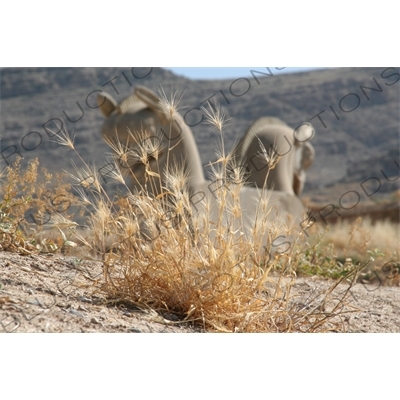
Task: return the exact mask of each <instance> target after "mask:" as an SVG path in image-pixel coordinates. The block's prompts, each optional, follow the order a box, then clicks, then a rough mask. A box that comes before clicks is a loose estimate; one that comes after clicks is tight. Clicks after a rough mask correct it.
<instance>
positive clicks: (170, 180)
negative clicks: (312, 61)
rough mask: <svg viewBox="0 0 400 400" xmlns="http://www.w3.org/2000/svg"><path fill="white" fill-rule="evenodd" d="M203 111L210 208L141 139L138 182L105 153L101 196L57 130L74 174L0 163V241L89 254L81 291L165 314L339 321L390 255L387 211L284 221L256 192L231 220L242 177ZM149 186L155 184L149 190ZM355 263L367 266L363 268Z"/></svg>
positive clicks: (301, 327)
mask: <svg viewBox="0 0 400 400" xmlns="http://www.w3.org/2000/svg"><path fill="white" fill-rule="evenodd" d="M169 106H170V103H168V102H167V103H166V104H165V107H169ZM208 117H209V118H208V119H209V122H210V123H211V124H212V126H213V127H214V128H216V129H217V131H218V132H219V134H220V140H221V141H220V146H219V149H220V151H219V153H218V154H217V161H216V162H215V163H213V164H212V165H211V173H212V175H213V176H214V178H215V179H220V180H222V181H224V182H225V183H226V184H225V185H223V186H222V187H221V190H218V191H217V192H216V193H215V194H216V196H217V204H218V213H217V218H216V219H211V218H210V213H209V212H208V210H209V208H210V204H208V203H207V201H205V202H203V203H202V204H201V205H199V206H198V207H197V208H196V209H195V210H194V209H193V207H192V206H191V202H190V195H191V193H190V192H189V191H188V190H187V185H186V183H187V182H186V179H187V176H186V175H185V172H184V171H182V168H181V166H180V165H176V164H173V163H172V162H171V165H169V166H168V168H167V170H166V171H165V176H166V182H161V181H160V175H161V174H160V171H159V170H157V169H152V168H151V166H150V161H149V160H150V158H149V155H150V154H149V152H151V157H157V155H156V154H157V152H155V151H154V149H152V148H149V147H142V148H139V149H137V151H139V153H137V154H134V156H135V157H136V158H137V159H139V160H141V163H142V164H143V168H144V173H145V181H144V184H142V185H141V187H140V190H136V191H132V190H131V189H130V188H129V187H128V186H127V185H126V183H125V176H124V173H123V171H121V170H120V169H119V168H118V166H117V163H116V168H115V169H113V170H112V171H110V173H109V175H108V176H109V177H110V178H111V179H113V180H114V181H115V182H118V183H119V184H120V185H122V187H124V195H123V196H121V197H120V198H119V199H114V198H111V197H110V196H109V194H108V193H107V192H106V190H105V189H104V188H103V187H102V184H101V181H100V177H99V175H98V171H97V170H96V168H94V167H91V166H89V165H88V164H87V163H86V162H85V160H84V159H82V158H80V156H79V154H78V152H77V151H76V150H75V145H74V139H73V138H72V137H71V136H69V135H68V134H67V133H65V132H64V133H58V134H57V135H56V139H55V140H56V141H57V142H58V143H59V144H60V145H62V146H64V150H65V151H71V152H75V153H76V156H77V158H78V159H79V160H80V165H79V166H78V165H75V174H71V173H68V174H64V175H59V176H53V175H52V174H50V173H49V172H48V171H46V170H43V171H42V173H39V162H38V161H37V160H35V161H33V162H31V163H30V164H29V166H28V167H27V169H26V170H21V168H20V164H19V162H18V161H17V162H16V163H14V164H13V165H12V166H9V167H7V168H5V169H3V176H2V178H1V179H2V185H1V192H0V209H1V211H0V246H1V247H0V251H9V252H18V253H20V254H25V255H31V254H35V253H36V254H47V253H61V254H69V255H71V256H73V257H75V259H76V260H77V263H79V262H80V260H84V259H86V260H87V259H92V260H97V261H101V265H102V274H101V275H99V276H97V277H96V278H95V279H93V277H91V276H89V275H87V274H83V275H82V278H83V279H82V280H81V281H80V285H81V286H82V287H84V288H85V291H86V293H87V295H88V296H91V295H101V296H103V297H104V298H106V299H107V300H108V301H109V302H112V303H113V304H115V303H123V304H130V305H134V306H135V307H139V308H143V309H151V310H153V311H155V312H157V313H159V314H160V315H166V314H168V315H173V316H174V317H173V318H172V320H173V321H172V322H169V323H175V324H192V325H196V326H201V327H202V329H203V330H204V331H220V332H321V331H331V330H333V331H342V330H344V329H345V328H344V320H345V317H346V315H347V314H348V313H350V312H352V311H354V308H353V307H352V305H351V299H350V298H349V296H348V293H349V291H350V289H351V288H352V286H353V285H354V284H355V282H356V281H357V279H364V280H366V281H368V280H369V279H375V278H376V274H375V275H374V274H373V271H374V270H375V269H377V268H379V267H380V266H382V265H384V262H385V261H389V260H393V259H398V247H396V243H395V239H394V238H395V237H396V236H395V235H396V234H397V237H398V230H397V231H396V228H394V227H393V226H392V225H390V224H389V223H388V222H385V223H382V224H376V225H374V226H373V225H371V224H368V223H367V222H365V221H363V223H360V222H359V221H356V222H352V223H350V224H342V225H335V226H329V227H328V228H329V230H326V229H325V227H322V226H321V225H318V224H315V225H314V226H310V227H309V229H307V231H305V230H301V229H300V230H299V229H297V230H296V229H294V228H293V227H290V226H286V225H285V224H284V223H283V222H282V221H275V222H274V223H271V222H270V221H269V220H268V197H266V196H263V193H261V197H260V201H259V209H258V210H257V217H256V218H255V219H254V221H252V224H251V226H250V227H249V226H244V225H240V224H239V225H237V221H241V220H243V219H242V218H241V216H242V210H241V208H240V206H238V204H239V203H238V196H239V192H240V190H241V188H242V187H243V185H244V179H243V176H242V175H240V172H237V173H238V174H239V175H238V176H236V177H235V179H234V180H232V170H234V171H237V169H233V168H232V165H231V155H230V154H229V153H227V152H226V151H225V146H224V140H223V136H224V131H223V130H224V116H223V114H221V113H213V111H212V110H211V111H209V114H208ZM143 134H145V133H143ZM147 143H148V142H147ZM110 144H112V146H113V149H114V151H116V152H117V154H118V152H120V154H119V156H127V150H126V148H125V147H124V144H123V143H117V142H114V143H110ZM128 156H132V154H128ZM269 161H271V160H270V159H269ZM267 162H268V160H267ZM276 162H279V160H275V159H274V160H272V162H271V168H273V166H274V165H276ZM60 174H61V171H60ZM228 176H229V179H228ZM68 180H69V181H70V182H68ZM62 182H65V183H62ZM152 187H160V188H161V189H162V191H161V193H158V192H156V193H154V191H152V190H151V188H152ZM262 192H263V191H262ZM28 215H29V216H30V218H27V216H28ZM32 216H33V218H32ZM78 220H83V221H84V223H83V224H78V223H77V222H76V221H78ZM28 221H29V222H28ZM32 221H33V222H32ZM235 224H236V225H235ZM242 224H244V222H242ZM385 224H386V225H385ZM246 231H247V232H249V231H250V232H251V234H245V232H246ZM282 232H284V233H285V236H286V237H291V238H292V239H291V241H290V242H287V245H286V246H284V248H280V249H279V250H276V249H274V248H273V242H274V239H275V238H276V237H278V236H279V235H281V234H282ZM346 235H347V236H346ZM390 239H392V240H390ZM366 255H367V258H366ZM372 260H373V263H371V262H372ZM368 261H369V262H368ZM365 263H367V264H365ZM366 265H371V268H372V269H371V268H370V269H369V270H368V271H367V272H365V266H366ZM398 268H399V266H398V265H397V264H396V263H392V264H390V268H389V267H388V268H386V270H384V271H380V274H383V275H385V277H384V278H385V279H384V280H385V283H386V284H396V282H398V280H397V275H398ZM396 271H397V272H396ZM360 272H361V273H363V275H360ZM299 275H319V276H322V277H326V278H333V279H335V280H334V281H332V285H331V286H330V287H329V289H326V288H325V289H321V291H318V292H314V293H313V294H312V295H310V296H308V297H307V298H299V297H298V296H297V295H296V294H295V293H293V290H292V287H293V285H294V283H295V282H296V279H297V277H298V276H299ZM338 287H340V288H341V291H340V294H338V292H337V288H338Z"/></svg>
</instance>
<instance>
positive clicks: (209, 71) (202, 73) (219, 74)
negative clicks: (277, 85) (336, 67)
mask: <svg viewBox="0 0 400 400" xmlns="http://www.w3.org/2000/svg"><path fill="white" fill-rule="evenodd" d="M166 69H169V70H170V71H172V72H174V73H175V74H177V75H182V76H184V77H186V78H191V79H230V78H242V77H246V76H251V74H250V71H251V70H252V69H255V70H258V71H263V70H266V67H235V68H223V67H216V68H197V67H187V68H181V67H179V68H172V67H167V68H166ZM270 69H271V71H272V73H273V74H274V75H275V74H277V73H291V72H292V73H293V72H300V71H307V70H310V69H317V68H305V67H302V68H293V67H287V68H285V69H283V70H281V71H279V70H277V69H276V68H275V67H270Z"/></svg>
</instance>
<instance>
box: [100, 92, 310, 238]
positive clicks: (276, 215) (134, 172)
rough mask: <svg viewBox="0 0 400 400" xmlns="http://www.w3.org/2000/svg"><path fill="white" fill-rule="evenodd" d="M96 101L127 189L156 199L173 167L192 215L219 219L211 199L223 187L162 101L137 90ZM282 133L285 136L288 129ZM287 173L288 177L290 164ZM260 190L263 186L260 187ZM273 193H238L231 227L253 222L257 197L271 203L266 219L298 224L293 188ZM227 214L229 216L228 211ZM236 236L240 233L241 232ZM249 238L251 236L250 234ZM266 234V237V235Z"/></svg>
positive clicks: (248, 148)
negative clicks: (208, 176)
mask: <svg viewBox="0 0 400 400" xmlns="http://www.w3.org/2000/svg"><path fill="white" fill-rule="evenodd" d="M98 102H99V106H100V109H101V111H102V113H103V114H104V116H105V117H106V120H105V122H104V124H103V127H102V135H103V137H104V138H105V139H106V140H107V141H114V142H116V141H118V142H119V143H120V148H118V149H116V150H117V153H122V154H123V155H124V156H126V157H121V154H119V164H120V167H121V169H125V170H127V171H128V172H129V175H130V177H131V189H139V190H140V189H142V188H146V189H147V190H148V192H151V193H153V194H155V195H158V194H160V193H162V192H165V187H166V170H167V168H170V166H172V165H174V164H175V165H176V164H178V166H180V168H181V169H182V170H183V172H184V173H185V174H186V176H187V184H188V186H189V189H190V191H191V193H192V197H191V198H190V203H191V206H192V210H195V211H193V212H197V210H206V211H205V212H207V213H208V214H209V218H210V220H211V221H218V220H219V216H218V215H219V213H220V204H221V202H219V201H218V200H217V199H216V197H217V195H216V193H217V189H218V187H221V188H224V187H225V186H224V185H221V184H220V183H219V182H218V183H215V182H207V181H206V180H205V178H204V173H203V168H202V165H201V161H200V155H199V152H198V149H197V147H196V144H195V140H194V137H193V134H192V131H191V129H190V128H189V127H188V126H187V125H186V124H185V123H184V121H183V118H182V117H181V116H180V114H179V113H177V112H173V110H172V111H171V110H170V109H169V108H168V107H166V102H165V101H162V99H160V97H159V96H157V94H155V93H154V92H153V91H151V90H149V89H147V88H145V87H142V86H140V87H136V89H135V91H134V94H133V95H132V96H130V97H128V98H126V99H124V100H123V101H122V102H121V103H120V104H117V102H116V101H115V100H114V99H113V98H112V97H111V96H110V95H108V94H106V93H102V94H101V95H100V96H99V98H98ZM282 126H283V125H282ZM287 129H289V131H290V128H287ZM256 132H257V133H258V132H259V131H258V130H257V131H256ZM285 132H286V131H285ZM250 134H252V131H251V130H249V132H248V135H245V137H244V138H243V140H242V141H243V142H244V146H242V147H241V151H242V152H243V155H244V156H245V155H249V154H252V153H251V152H252V151H256V150H257V148H254V149H253V141H251V140H248V138H249V137H250V136H249V135H250ZM251 137H252V136H251ZM114 146H116V145H114ZM143 149H144V150H143ZM240 156H242V153H240ZM300 161H301V159H300ZM291 168H292V169H291V170H292V173H293V166H292V165H291ZM149 172H150V173H152V174H155V175H157V176H158V177H159V178H158V179H155V180H154V181H155V182H158V184H157V185H153V186H150V185H148V182H146V178H145V177H146V175H147V176H148V175H149ZM290 184H291V185H292V184H293V182H292V181H291V182H290ZM259 186H260V187H262V185H259ZM276 189H277V190H274V191H270V190H267V191H265V193H261V191H260V190H259V189H257V188H255V187H244V188H242V189H240V193H239V194H238V196H237V197H236V199H237V201H238V202H239V203H240V205H241V209H242V212H243V213H244V214H243V215H242V217H241V218H239V219H238V221H236V223H237V224H238V225H240V224H241V223H243V221H246V223H247V222H248V223H251V221H253V220H254V216H255V214H256V213H257V212H256V210H259V209H260V208H259V207H258V203H259V202H260V195H262V196H264V197H265V198H268V199H270V210H272V211H270V212H269V213H268V218H271V220H273V219H279V220H285V219H286V218H287V217H290V218H289V219H292V220H296V221H301V220H302V219H303V213H304V207H303V206H302V204H301V202H300V200H299V199H298V198H297V197H296V196H295V195H294V194H293V189H292V192H290V191H288V190H286V191H285V189H287V187H286V186H285V185H281V186H280V187H279V189H278V188H276ZM229 190H230V189H228V192H229ZM234 192H235V189H233V190H232V191H231V192H230V193H229V196H230V197H232V196H233V193H234ZM292 194H293V195H292ZM232 198H233V197H232ZM205 204H208V205H209V206H205ZM207 210H208V211H207ZM274 210H275V211H274ZM227 212H228V214H229V213H230V211H227ZM200 213H202V212H200ZM227 218H230V215H227ZM237 231H238V232H239V233H240V229H238V230H237ZM248 233H249V234H251V230H249V232H248ZM265 234H266V235H267V232H265Z"/></svg>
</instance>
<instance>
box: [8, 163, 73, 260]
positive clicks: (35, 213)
mask: <svg viewBox="0 0 400 400" xmlns="http://www.w3.org/2000/svg"><path fill="white" fill-rule="evenodd" d="M20 161H21V159H17V161H16V162H15V163H14V164H13V165H11V166H9V167H7V168H6V172H5V174H4V177H3V179H2V182H1V183H2V185H1V186H0V251H1V250H4V251H14V252H20V253H22V254H31V253H54V252H56V251H58V250H63V251H65V250H67V249H68V248H70V247H74V246H75V243H74V242H72V241H71V240H70V237H71V236H72V234H73V231H74V229H75V228H76V226H77V224H76V223H75V222H73V221H72V220H71V217H72V216H71V215H70V213H71V211H72V209H73V206H74V204H75V202H76V200H75V197H74V196H73V195H72V194H71V191H70V185H69V184H68V183H64V184H60V182H62V181H63V177H62V174H60V175H58V176H56V181H57V182H58V185H57V187H55V188H54V187H53V188H51V183H52V180H53V176H52V174H50V173H49V172H48V171H47V170H45V169H42V173H41V174H39V161H38V159H34V160H32V161H31V162H30V163H29V164H28V167H27V168H26V170H25V171H21V165H20ZM39 175H40V176H39ZM71 206H72V208H71Z"/></svg>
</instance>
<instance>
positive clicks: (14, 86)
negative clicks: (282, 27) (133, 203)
mask: <svg viewBox="0 0 400 400" xmlns="http://www.w3.org/2000/svg"><path fill="white" fill-rule="evenodd" d="M0 79H1V94H0V96H1V102H0V107H1V121H0V137H1V138H2V139H1V154H2V161H5V162H6V163H8V162H12V161H13V160H15V159H16V157H18V154H19V155H21V156H23V157H24V161H25V162H27V161H28V160H29V159H32V158H34V157H39V159H40V161H41V164H42V165H44V166H46V167H47V168H49V169H50V170H51V171H54V170H55V169H56V168H57V169H68V170H71V165H70V161H71V159H76V158H75V156H74V155H73V154H72V153H71V151H69V150H68V149H66V148H61V147H59V146H58V145H57V144H56V143H53V142H51V138H50V137H51V136H52V135H53V133H52V131H53V132H54V131H55V132H57V131H58V130H59V126H60V125H59V124H60V122H59V121H60V119H62V120H63V121H65V123H66V126H67V128H68V130H69V131H70V132H71V133H73V134H74V135H75V138H76V139H75V143H76V145H77V149H78V151H79V153H80V154H81V155H82V157H84V158H85V160H88V161H91V162H93V163H95V165H97V166H99V168H101V166H102V165H104V163H105V160H106V154H107V153H109V148H108V147H107V146H106V145H105V144H104V143H103V141H102V139H101V136H100V133H99V132H100V127H101V124H102V121H103V117H102V115H101V114H100V112H99V110H97V109H95V106H96V102H95V101H96V93H97V91H99V90H104V91H107V92H108V93H110V94H112V95H113V97H114V98H115V99H116V100H117V101H119V100H121V99H122V98H123V97H125V96H127V95H128V94H129V93H131V91H132V87H134V86H135V85H144V86H148V87H149V88H151V89H153V90H157V88H158V87H159V86H160V85H162V86H163V88H164V89H165V91H166V92H167V93H168V92H169V91H170V89H171V87H172V88H173V89H182V90H185V93H184V96H183V99H182V102H181V106H183V107H185V108H184V109H183V110H182V111H181V113H182V115H184V116H185V120H186V122H187V123H188V124H189V125H191V126H192V130H193V133H194V135H195V139H196V142H197V145H198V148H199V151H200V154H201V158H202V161H203V164H204V165H206V164H207V163H208V162H209V161H212V160H214V159H215V149H216V147H217V144H218V140H219V138H218V136H217V135H216V134H215V133H214V132H213V131H212V130H211V129H210V128H209V127H208V126H207V125H206V124H205V123H199V121H200V120H201V119H202V112H201V111H200V110H199V107H200V106H201V104H205V102H206V100H207V99H210V98H211V99H212V100H216V101H217V102H219V103H220V104H221V105H222V106H223V107H224V108H225V109H226V111H227V113H228V114H229V116H230V118H231V119H230V123H229V125H228V126H227V127H226V129H225V141H226V148H227V149H230V148H231V147H232V146H233V144H234V142H235V141H236V140H238V139H239V138H240V137H241V135H243V133H244V132H245V130H246V128H247V127H248V125H249V124H250V123H251V122H252V121H254V120H255V119H256V118H258V117H261V116H264V115H273V116H276V117H279V118H281V119H283V120H284V121H286V122H287V123H288V124H289V125H291V126H293V127H296V126H298V125H299V124H301V123H302V122H305V121H311V122H312V123H313V124H314V127H315V130H316V136H315V138H314V139H313V145H314V146H315V149H316V161H315V163H314V165H313V166H312V167H311V169H310V170H309V173H308V178H307V184H306V188H305V192H304V196H305V197H309V198H311V199H312V200H314V201H318V202H321V201H322V202H324V201H330V202H333V203H337V202H338V201H339V199H340V198H341V196H342V195H343V194H344V193H346V192H347V191H349V190H354V191H356V192H357V193H359V194H360V196H361V201H365V200H369V201H371V200H375V199H376V200H378V199H381V198H388V197H390V196H391V193H392V192H394V191H395V190H397V189H399V187H400V186H399V181H400V179H398V180H396V179H395V178H396V177H397V176H398V175H399V132H400V122H399V104H400V91H399V87H400V83H399V81H400V69H399V68H385V67H382V68H339V69H325V70H316V71H310V72H303V73H296V74H282V75H276V69H275V68H270V69H267V68H264V67H262V68H259V69H256V70H254V71H253V72H252V76H251V77H250V78H241V79H236V80H217V81H192V80H189V79H186V78H183V77H179V76H176V75H174V74H172V73H171V72H169V71H166V70H163V69H160V68H153V69H151V68H133V69H131V68H7V69H1V70H0ZM49 139H50V140H49ZM381 170H383V172H384V173H385V174H383V173H382V171H381ZM385 175H386V176H387V178H389V179H393V180H392V181H391V182H389V181H388V179H386V178H385ZM372 177H375V178H376V179H379V182H380V183H381V186H380V188H379V190H378V191H377V192H376V193H375V194H374V195H373V196H366V195H365V194H364V191H363V190H362V187H360V184H361V183H362V182H363V181H365V180H366V179H368V178H372ZM375 182H378V181H377V180H376V181H375ZM370 183H371V184H372V183H373V182H372V181H369V182H368V184H370ZM364 185H367V184H364ZM371 191H373V189H371ZM371 191H369V190H367V193H370V192H371Z"/></svg>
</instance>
